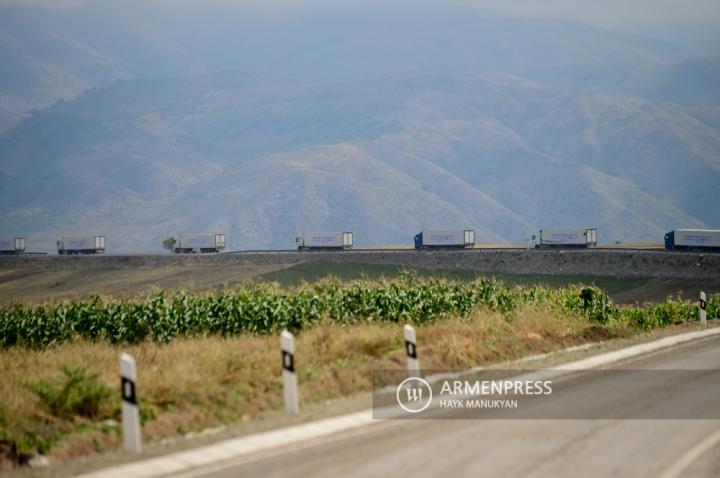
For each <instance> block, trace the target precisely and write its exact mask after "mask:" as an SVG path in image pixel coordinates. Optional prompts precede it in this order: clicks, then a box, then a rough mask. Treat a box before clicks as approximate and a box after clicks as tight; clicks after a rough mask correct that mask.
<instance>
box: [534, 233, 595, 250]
mask: <svg viewBox="0 0 720 478" xmlns="http://www.w3.org/2000/svg"><path fill="white" fill-rule="evenodd" d="M532 239H533V245H534V246H535V248H536V249H540V248H545V249H548V248H562V249H565V248H584V247H590V246H596V245H597V229H541V230H540V231H539V232H538V233H537V234H536V235H533V236H532Z"/></svg>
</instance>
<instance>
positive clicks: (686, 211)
mask: <svg viewBox="0 0 720 478" xmlns="http://www.w3.org/2000/svg"><path fill="white" fill-rule="evenodd" d="M83 5H84V6H82V7H67V8H60V7H58V8H56V9H43V8H40V7H37V8H35V7H32V6H18V5H15V6H2V5H0V13H2V15H0V27H2V28H1V29H0V31H1V32H2V33H1V34H0V39H1V40H2V42H3V48H1V49H0V56H1V57H2V59H3V60H4V61H5V63H4V64H5V65H6V66H7V71H9V72H10V73H11V74H4V75H2V76H0V123H1V124H0V157H1V158H3V159H2V161H0V201H2V204H3V205H4V207H3V208H2V209H1V210H0V234H3V235H5V234H8V235H9V234H12V235H24V236H26V237H27V238H28V242H27V244H28V248H29V249H31V250H53V248H54V241H55V238H56V237H57V236H58V235H64V234H78V233H91V234H104V235H105V236H107V247H108V250H109V251H113V252H120V251H158V250H160V244H161V241H162V239H164V238H165V237H167V236H169V235H172V234H179V233H190V232H201V231H224V232H226V234H227V239H228V246H229V248H230V249H245V248H289V247H293V245H294V237H295V234H296V233H297V232H300V231H302V230H310V229H329V230H339V229H343V230H353V231H354V232H355V240H356V243H357V244H358V245H370V244H378V243H385V244H398V243H409V242H410V241H411V238H412V235H413V234H414V233H415V232H417V231H418V230H420V229H423V228H462V227H473V228H475V229H476V230H477V240H478V241H480V242H497V241H510V242H523V241H526V240H527V239H528V238H529V236H530V235H531V234H532V233H533V231H534V230H535V229H537V228H539V227H545V228H548V227H589V226H594V227H598V228H599V229H600V240H601V241H602V242H612V241H615V240H619V241H623V242H625V241H643V240H650V241H658V240H660V238H661V237H662V235H663V233H664V232H666V231H667V230H669V229H672V228H675V227H719V225H720V205H719V204H718V201H717V200H716V196H717V192H716V191H717V184H720V156H719V155H718V151H720V103H719V101H720V100H719V99H720V93H719V91H720V90H718V83H717V81H715V78H716V76H717V75H716V73H717V72H718V61H717V59H713V58H689V57H687V56H685V55H684V54H683V52H682V50H681V49H678V48H675V47H673V46H668V45H667V44H663V43H661V42H654V41H652V40H648V39H640V38H636V37H631V36H627V35H619V34H616V33H613V32H609V31H605V30H601V29H599V28H595V27H590V26H586V25H581V24H578V23H572V22H568V21H554V20H547V19H545V20H541V19H530V18H520V17H511V16H506V15H500V14H493V13H489V12H486V11H482V10H477V9H462V8H459V7H456V8H455V7H454V8H444V9H441V10H438V9H433V8H431V7H429V6H423V7H418V8H417V9H413V10H412V11H407V10H406V9H403V8H400V7H397V8H387V9H383V10H382V14H379V10H376V9H373V8H371V7H362V8H360V7H358V8H357V9H350V10H343V9H338V10H335V9H333V8H325V9H321V10H322V11H319V10H318V11H315V10H313V11H310V10H308V11H303V12H294V13H295V14H294V15H293V16H292V18H291V19H290V18H284V17H282V16H278V15H271V14H270V13H269V12H263V11H259V10H258V11H254V10H253V11H245V10H242V9H237V8H234V7H230V6H225V7H222V8H221V7H218V9H217V10H215V9H211V10H207V9H202V8H200V7H198V6H192V5H187V6H185V7H183V8H177V9H172V11H168V10H167V9H163V8H162V7H161V6H159V4H152V5H150V4H149V5H150V6H145V7H142V8H140V7H138V10H137V11H132V10H123V9H122V8H119V7H118V6H117V5H115V4H107V5H104V4H99V3H98V4H96V3H92V2H90V3H86V4H83ZM141 13H143V14H142V15H141ZM105 24H108V25H109V26H108V28H107V29H98V28H97V25H105ZM199 25H202V28H200V27H199ZM3 108H5V109H3ZM31 108H33V109H31Z"/></svg>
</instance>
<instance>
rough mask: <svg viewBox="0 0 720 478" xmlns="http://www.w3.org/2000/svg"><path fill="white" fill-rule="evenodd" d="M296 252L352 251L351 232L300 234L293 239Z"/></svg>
mask: <svg viewBox="0 0 720 478" xmlns="http://www.w3.org/2000/svg"><path fill="white" fill-rule="evenodd" d="M295 245H296V246H297V249H298V251H338V250H340V251H341V250H345V249H352V246H353V233H352V232H302V233H300V235H298V236H297V237H296V238H295Z"/></svg>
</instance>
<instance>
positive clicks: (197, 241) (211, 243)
mask: <svg viewBox="0 0 720 478" xmlns="http://www.w3.org/2000/svg"><path fill="white" fill-rule="evenodd" d="M223 249H225V234H222V233H220V234H186V235H184V236H177V237H176V238H175V244H174V250H175V253H176V254H189V253H208V252H220V251H221V250H223Z"/></svg>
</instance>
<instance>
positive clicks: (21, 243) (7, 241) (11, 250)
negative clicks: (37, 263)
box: [0, 237, 25, 254]
mask: <svg viewBox="0 0 720 478" xmlns="http://www.w3.org/2000/svg"><path fill="white" fill-rule="evenodd" d="M23 252H25V238H24V237H0V254H20V253H23Z"/></svg>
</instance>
